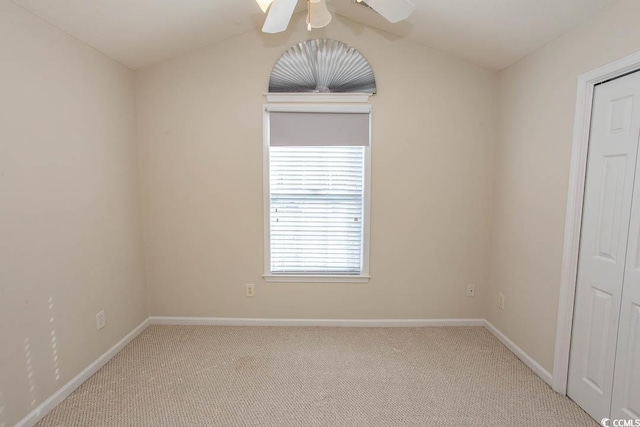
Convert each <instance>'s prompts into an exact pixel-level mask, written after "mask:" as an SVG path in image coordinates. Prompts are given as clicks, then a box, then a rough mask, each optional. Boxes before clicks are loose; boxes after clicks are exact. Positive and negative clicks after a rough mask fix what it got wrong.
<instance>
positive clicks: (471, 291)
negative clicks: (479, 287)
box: [467, 285, 476, 297]
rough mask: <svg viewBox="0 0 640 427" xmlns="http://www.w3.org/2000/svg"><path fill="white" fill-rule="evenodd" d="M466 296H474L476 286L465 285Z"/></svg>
mask: <svg viewBox="0 0 640 427" xmlns="http://www.w3.org/2000/svg"><path fill="white" fill-rule="evenodd" d="M467 296H468V297H474V296H476V285H467Z"/></svg>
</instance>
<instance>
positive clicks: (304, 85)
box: [269, 39, 376, 94]
mask: <svg viewBox="0 0 640 427" xmlns="http://www.w3.org/2000/svg"><path fill="white" fill-rule="evenodd" d="M269 92H270V93H274V92H280V93H281V92H286V93H293V92H320V93H331V92H349V93H372V94H373V93H376V79H375V77H374V76H373V70H372V69H371V66H370V65H369V63H368V62H367V60H366V59H364V57H363V56H362V55H361V54H360V52H358V51H357V50H356V49H355V48H353V47H351V46H347V45H346V44H344V43H342V42H339V41H336V40H330V39H316V40H307V41H304V42H302V43H298V44H296V45H294V46H292V47H290V48H289V49H288V50H287V51H286V52H285V53H284V54H283V55H282V56H281V57H280V59H278V62H276V65H275V67H274V68H273V71H272V72H271V78H270V79H269Z"/></svg>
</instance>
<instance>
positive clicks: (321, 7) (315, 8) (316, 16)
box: [307, 0, 333, 30]
mask: <svg viewBox="0 0 640 427" xmlns="http://www.w3.org/2000/svg"><path fill="white" fill-rule="evenodd" d="M308 7H309V13H308V14H307V29H308V30H311V28H323V27H326V26H327V25H329V23H330V22H331V19H332V18H333V17H332V16H331V13H330V12H329V9H327V2H326V0H309V3H308Z"/></svg>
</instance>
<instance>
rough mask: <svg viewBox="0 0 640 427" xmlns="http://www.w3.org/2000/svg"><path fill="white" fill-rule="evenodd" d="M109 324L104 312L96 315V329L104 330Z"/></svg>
mask: <svg viewBox="0 0 640 427" xmlns="http://www.w3.org/2000/svg"><path fill="white" fill-rule="evenodd" d="M106 324H107V321H106V319H105V317H104V310H102V311H100V312H99V313H97V314H96V329H102V328H104V327H105V325H106Z"/></svg>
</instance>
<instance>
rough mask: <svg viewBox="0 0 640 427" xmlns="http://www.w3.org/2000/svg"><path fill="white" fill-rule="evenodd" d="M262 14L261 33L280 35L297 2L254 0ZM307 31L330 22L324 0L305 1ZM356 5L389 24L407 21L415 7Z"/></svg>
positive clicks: (400, 2)
mask: <svg viewBox="0 0 640 427" xmlns="http://www.w3.org/2000/svg"><path fill="white" fill-rule="evenodd" d="M256 2H257V3H258V5H259V6H260V8H261V9H262V11H263V12H265V13H267V11H268V14H267V18H266V19H265V21H264V26H263V27H262V32H264V33H270V34H274V33H281V32H283V31H285V30H286V29H287V26H288V25H289V21H290V20H291V16H292V15H293V11H294V10H295V8H296V4H297V3H298V0H256ZM306 2H307V29H308V30H309V31H311V29H312V28H322V27H325V26H327V25H329V22H331V13H329V10H328V9H327V2H326V0H306ZM355 2H356V4H360V5H362V6H367V7H369V8H371V9H373V10H375V11H376V12H377V13H378V14H379V15H381V16H382V17H383V18H385V19H386V20H387V21H389V22H391V23H396V22H399V21H402V20H404V19H407V18H408V17H409V15H411V14H412V13H413V11H414V10H415V9H416V6H415V5H414V4H413V3H412V2H411V0H355Z"/></svg>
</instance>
